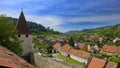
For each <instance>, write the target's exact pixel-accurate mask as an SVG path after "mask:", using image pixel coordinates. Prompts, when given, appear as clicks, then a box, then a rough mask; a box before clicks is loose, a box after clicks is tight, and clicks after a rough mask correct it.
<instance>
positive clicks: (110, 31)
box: [66, 24, 120, 42]
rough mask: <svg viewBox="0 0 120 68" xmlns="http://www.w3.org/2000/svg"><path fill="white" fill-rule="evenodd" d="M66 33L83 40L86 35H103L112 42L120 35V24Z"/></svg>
mask: <svg viewBox="0 0 120 68" xmlns="http://www.w3.org/2000/svg"><path fill="white" fill-rule="evenodd" d="M66 34H67V35H71V36H73V37H74V38H75V39H78V40H80V41H81V40H82V41H83V39H84V38H85V37H102V38H104V40H105V41H106V42H108V41H109V42H111V41H112V40H113V39H114V38H116V37H120V24H117V25H113V26H106V27H101V28H94V29H85V30H82V31H70V32H67V33H66ZM84 41H85V40H84ZM87 41H88V40H87Z"/></svg>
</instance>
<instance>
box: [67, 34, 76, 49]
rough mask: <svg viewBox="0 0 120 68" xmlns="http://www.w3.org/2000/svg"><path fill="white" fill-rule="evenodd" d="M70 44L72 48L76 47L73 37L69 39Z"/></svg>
mask: <svg viewBox="0 0 120 68" xmlns="http://www.w3.org/2000/svg"><path fill="white" fill-rule="evenodd" d="M68 44H70V46H72V47H74V44H75V43H74V39H73V37H72V36H71V37H70V38H69V40H68Z"/></svg>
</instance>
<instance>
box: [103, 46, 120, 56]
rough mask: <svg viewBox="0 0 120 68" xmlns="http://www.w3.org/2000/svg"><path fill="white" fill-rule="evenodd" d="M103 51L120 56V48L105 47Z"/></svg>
mask: <svg viewBox="0 0 120 68" xmlns="http://www.w3.org/2000/svg"><path fill="white" fill-rule="evenodd" d="M102 51H103V52H108V53H115V54H120V46H110V45H105V46H103V48H102Z"/></svg>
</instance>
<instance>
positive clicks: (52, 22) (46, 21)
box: [26, 15, 64, 27]
mask: <svg viewBox="0 0 120 68" xmlns="http://www.w3.org/2000/svg"><path fill="white" fill-rule="evenodd" d="M26 18H27V20H29V21H34V22H37V23H40V24H42V25H44V26H46V27H56V26H59V25H61V24H62V23H64V22H63V19H62V18H61V17H58V16H53V15H48V16H34V15H28V16H26Z"/></svg>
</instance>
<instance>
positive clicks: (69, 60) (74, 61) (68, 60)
mask: <svg viewBox="0 0 120 68" xmlns="http://www.w3.org/2000/svg"><path fill="white" fill-rule="evenodd" d="M65 61H66V62H69V63H74V64H80V65H82V66H83V65H84V64H83V63H81V62H78V61H76V60H73V59H71V58H69V59H66V60H65Z"/></svg>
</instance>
